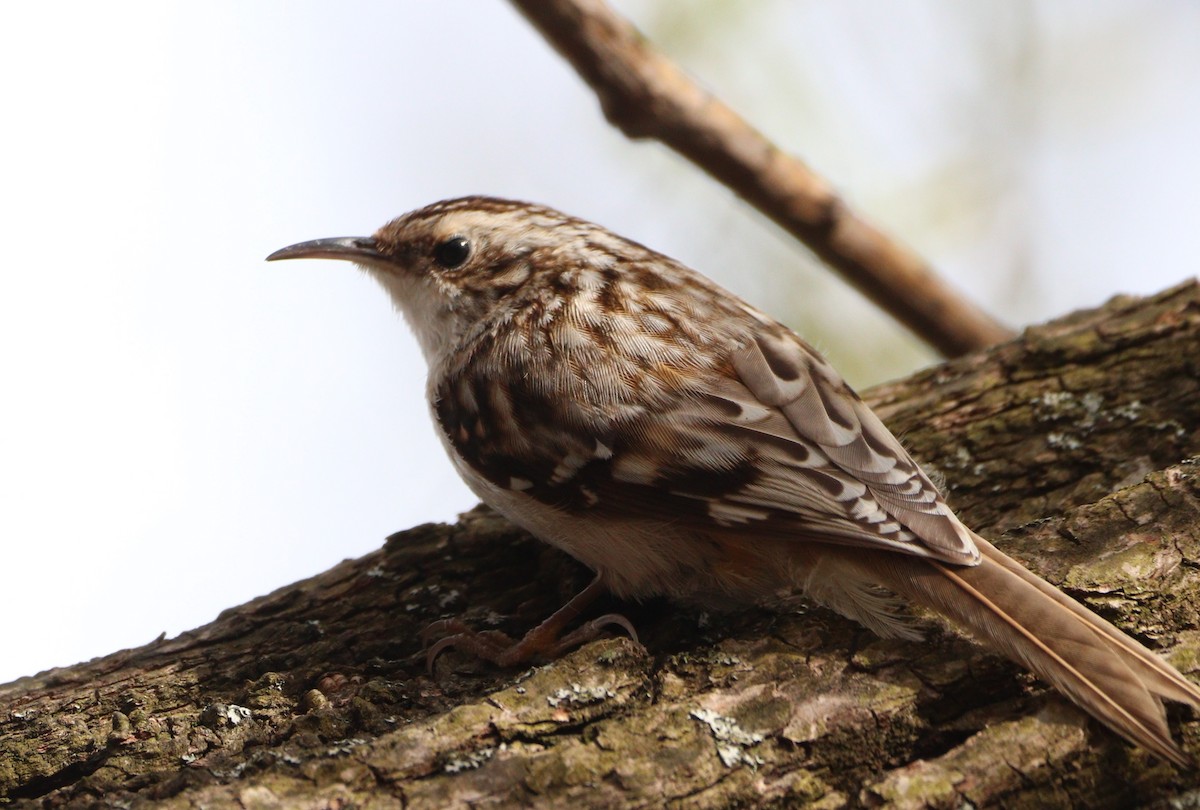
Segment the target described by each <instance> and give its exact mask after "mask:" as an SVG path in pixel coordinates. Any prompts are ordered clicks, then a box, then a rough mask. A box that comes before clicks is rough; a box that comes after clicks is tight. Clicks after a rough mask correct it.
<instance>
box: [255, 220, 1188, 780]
mask: <svg viewBox="0 0 1200 810" xmlns="http://www.w3.org/2000/svg"><path fill="white" fill-rule="evenodd" d="M306 257H314V258H332V259H345V260H349V261H352V262H355V263H357V264H358V265H360V266H361V267H362V268H364V269H365V270H366V271H367V272H368V273H370V274H371V275H372V276H374V277H375V278H376V279H378V281H379V282H380V283H381V284H382V285H383V287H384V289H385V290H387V292H388V293H389V294H390V295H391V297H392V300H393V301H394V302H395V304H396V306H397V308H399V309H400V310H401V311H402V312H403V313H404V315H405V316H406V318H407V320H408V322H409V323H410V324H411V326H412V328H413V331H414V332H415V333H416V336H417V340H418V341H419V342H420V344H421V348H422V350H423V352H424V354H425V359H426V360H427V361H428V364H429V380H428V389H427V390H428V395H429V403H430V407H431V408H432V411H433V416H434V419H435V420H436V422H437V424H438V427H439V433H440V435H441V437H442V440H443V441H444V443H445V446H446V450H447V452H448V453H449V454H450V458H451V459H452V460H453V462H454V465H455V467H457V469H458V471H459V473H460V474H461V475H462V477H463V478H464V479H465V480H466V482H467V484H468V485H469V486H470V487H471V489H472V490H473V491H474V492H475V493H476V494H477V495H479V497H480V498H482V499H483V501H484V502H485V503H487V504H489V505H490V506H492V507H493V508H494V509H496V510H497V511H499V512H501V513H502V514H504V515H505V516H507V517H508V518H509V519H510V520H512V521H513V522H514V523H516V524H517V525H519V526H521V527H523V528H525V529H527V530H528V531H530V532H532V533H533V534H534V535H536V536H537V537H539V538H541V539H542V540H544V541H546V542H548V543H551V544H553V545H555V546H558V547H559V548H561V549H563V550H564V551H566V552H567V553H569V554H571V555H573V556H575V557H576V558H578V559H579V560H581V561H582V562H584V563H586V564H587V565H588V566H590V567H591V568H592V569H593V570H595V571H596V572H597V579H596V581H595V582H594V583H593V584H592V585H591V586H589V587H588V589H587V590H585V591H584V592H583V593H582V594H580V596H578V597H576V598H575V599H573V600H572V601H571V602H570V603H569V604H568V605H567V606H566V607H565V608H563V610H560V611H559V612H558V613H556V614H555V615H554V616H552V617H551V618H550V619H548V620H547V621H546V622H545V623H543V625H541V626H540V627H538V628H535V630H533V631H531V632H530V634H529V635H527V636H526V637H525V638H524V639H522V640H521V641H520V642H517V643H516V644H511V643H510V640H509V639H507V638H502V637H499V636H498V635H496V634H491V635H489V634H471V633H469V632H463V633H460V635H459V636H456V637H455V639H454V640H453V641H452V643H454V644H459V645H466V646H469V647H471V649H473V650H475V651H477V652H481V653H483V654H485V655H487V656H488V657H490V658H492V659H493V660H496V661H499V662H502V663H515V662H518V661H521V660H523V659H525V658H528V657H530V656H531V655H536V654H547V653H548V654H551V655H553V654H555V653H557V652H559V651H560V650H562V649H564V648H565V647H566V646H567V645H570V644H572V643H577V642H578V641H580V640H583V639H585V638H586V637H587V635H589V633H591V632H592V631H594V629H595V627H596V626H598V624H603V623H622V622H624V620H623V619H620V618H619V617H612V616H609V617H604V618H602V619H599V620H597V621H596V622H593V623H592V624H591V625H589V626H587V627H585V628H582V629H580V630H577V631H575V632H574V633H571V634H568V635H566V636H562V635H561V633H562V631H563V629H565V627H566V626H567V624H569V622H571V621H573V620H574V619H575V618H576V616H578V614H579V612H580V610H581V609H582V608H583V606H584V604H585V603H586V602H587V601H589V600H590V599H591V598H592V597H593V596H594V595H596V594H597V593H600V592H602V591H603V590H605V589H607V590H610V591H612V592H614V593H616V594H617V595H619V596H623V597H634V598H637V597H644V596H649V595H652V594H666V595H668V596H673V597H677V598H682V599H686V600H689V601H692V602H697V603H701V604H714V603H723V604H728V603H758V604H762V603H775V604H780V603H783V604H786V599H787V597H788V596H789V595H794V594H797V593H803V594H806V595H807V596H808V597H809V598H811V599H813V600H815V601H817V602H820V603H822V604H825V605H827V606H829V607H831V608H833V609H835V610H837V611H839V612H841V613H843V614H844V615H846V616H848V617H850V618H852V619H856V620H858V621H859V622H862V623H863V624H865V625H866V626H868V627H870V628H871V629H873V630H875V631H876V632H878V633H880V634H883V635H894V636H912V635H914V633H913V631H912V629H911V627H910V626H909V625H907V624H906V623H905V622H904V621H903V619H902V618H901V617H900V616H899V615H898V614H897V612H896V605H895V603H894V602H893V601H892V600H891V599H890V598H887V597H884V596H881V593H880V589H881V588H882V589H885V590H886V591H891V592H893V593H895V594H898V595H900V596H902V597H905V598H907V599H908V600H910V601H912V602H915V603H917V604H920V605H924V606H926V607H929V608H932V609H933V610H935V611H937V612H939V613H941V614H942V615H944V616H946V617H947V618H949V619H951V620H952V621H954V622H955V623H957V624H959V625H961V626H963V627H964V628H966V629H968V630H970V631H971V632H972V633H973V634H974V635H976V636H977V637H978V638H979V639H980V640H982V641H985V642H988V643H990V644H991V645H992V646H994V647H996V648H997V649H999V650H1000V651H1001V652H1003V653H1005V654H1007V655H1008V656H1010V657H1011V658H1013V659H1014V660H1016V661H1017V662H1019V663H1021V664H1023V665H1025V666H1027V667H1028V668H1029V669H1031V670H1033V671H1034V672H1036V673H1037V674H1039V675H1041V676H1042V677H1043V678H1045V679H1046V680H1047V681H1049V682H1050V683H1051V684H1053V685H1054V686H1055V687H1057V688H1058V689H1059V690H1060V691H1061V692H1063V693H1064V694H1065V695H1067V697H1069V698H1071V699H1072V700H1073V701H1075V702H1076V703H1078V704H1079V705H1080V706H1082V707H1083V708H1084V709H1086V710H1087V711H1088V712H1090V713H1091V714H1092V715H1093V716H1095V717H1096V718H1097V719H1099V720H1100V721H1101V722H1103V723H1105V724H1106V725H1108V726H1109V727H1110V728H1112V729H1113V730H1115V731H1116V732H1118V733H1119V734H1121V735H1123V736H1124V737H1126V738H1127V739H1129V740H1131V741H1133V742H1135V743H1138V744H1140V745H1143V746H1145V747H1146V748H1147V749H1149V750H1150V751H1153V752H1154V753H1156V754H1158V755H1159V756H1161V757H1164V758H1166V759H1168V760H1170V761H1172V762H1174V763H1176V764H1179V765H1187V764H1190V762H1191V758H1190V757H1189V756H1188V755H1187V754H1186V753H1185V752H1184V751H1183V749H1182V748H1180V747H1179V746H1178V745H1177V744H1176V743H1175V742H1174V740H1172V738H1171V735H1170V731H1169V729H1168V727H1167V723H1166V715H1165V712H1164V709H1163V701H1164V699H1170V700H1176V701H1180V702H1183V703H1187V704H1190V705H1191V706H1193V707H1195V708H1200V689H1197V688H1196V686H1194V685H1193V684H1192V683H1190V682H1189V681H1188V680H1186V679H1185V678H1184V677H1183V676H1182V675H1181V674H1180V673H1179V672H1177V671H1176V670H1175V669H1173V668H1172V667H1171V666H1170V665H1168V664H1166V663H1165V662H1163V661H1162V660H1160V659H1159V658H1158V657H1157V656H1155V655H1154V654H1153V653H1151V652H1150V651H1149V650H1148V649H1146V648H1145V647H1143V646H1142V645H1141V644H1139V643H1138V642H1136V641H1134V640H1133V639H1132V638H1130V637H1128V636H1126V635H1124V634H1123V633H1121V632H1120V631H1119V630H1117V629H1116V628H1115V627H1113V626H1112V625H1111V624H1109V623H1108V622H1106V621H1104V620H1103V619H1101V618H1100V617H1098V616H1096V615H1095V614H1094V613H1092V612H1091V611H1089V610H1088V609H1087V608H1085V607H1083V606H1082V605H1080V604H1079V603H1077V602H1075V601H1073V600H1071V599H1069V598H1068V597H1067V596H1065V595H1064V594H1062V593H1060V592H1059V591H1057V590H1056V589H1055V588H1054V587H1053V586H1051V585H1050V584H1049V583H1047V582H1045V581H1043V580H1041V579H1040V578H1038V577H1037V576H1035V575H1034V574H1032V573H1030V572H1029V571H1027V570H1026V569H1025V568H1023V567H1022V566H1021V565H1020V564H1019V563H1017V562H1016V561H1014V560H1012V559H1011V558H1009V557H1008V556H1006V555H1005V554H1003V553H1002V552H1000V551H999V550H997V549H996V548H995V547H994V546H992V545H991V544H990V543H989V542H987V541H986V540H984V539H983V538H982V537H980V536H979V535H977V534H975V533H974V532H972V531H971V530H970V529H968V528H967V527H966V526H964V525H963V524H962V523H961V522H960V521H959V520H958V518H957V517H955V515H954V513H953V512H951V511H950V509H949V507H947V506H946V503H945V501H944V500H943V499H942V496H941V494H940V493H939V492H938V490H937V488H936V487H935V486H934V485H933V484H932V483H931V482H930V480H929V478H928V477H927V476H926V475H925V473H924V472H922V470H921V468H920V467H919V466H917V464H916V462H914V461H913V460H912V458H910V457H909V455H908V453H907V452H906V451H905V450H904V448H903V447H902V446H901V445H900V442H899V441H897V440H896V438H895V437H894V436H892V434H891V433H890V432H889V431H888V429H887V428H886V427H884V425H883V423H882V422H881V421H880V420H879V418H878V417H877V416H876V415H875V414H874V413H873V412H872V411H871V410H870V409H869V408H868V407H867V406H866V405H865V404H864V403H863V402H862V400H861V399H859V397H858V396H857V395H856V394H855V393H854V392H853V391H852V390H851V389H850V388H849V386H847V385H846V383H845V382H844V381H843V380H842V378H841V377H840V376H839V375H838V373H837V372H836V371H834V369H833V368H832V367H831V366H830V365H829V364H828V363H827V362H826V361H825V360H824V359H823V358H822V357H821V356H820V355H819V354H818V353H817V352H816V351H814V350H813V349H812V347H810V346H809V345H808V344H807V343H805V342H804V341H803V340H801V339H800V338H799V337H798V336H797V335H796V334H795V333H793V332H792V331H790V330H789V329H787V328H786V327H784V326H782V325H781V324H779V323H778V322H776V321H775V320H773V319H772V318H770V317H769V316H767V315H765V314H763V313H762V312H759V311H758V310H757V309H755V308H754V307H752V306H750V305H749V304H747V303H745V302H744V301H742V300H740V299H739V298H737V297H736V296H734V295H732V294H731V293H729V292H727V291H725V290H723V289H721V288H720V287H718V286H717V285H716V284H714V283H713V282H711V281H709V280H708V279H706V278H705V277H703V276H701V275H699V274H698V273H696V272H694V271H692V270H690V269H688V268H687V267H684V266H683V265H681V264H679V263H678V262H676V261H673V260H672V259H669V258H668V257H666V256H663V255H661V254H658V253H655V252H654V251H652V250H649V249H648V248H645V247H643V246H642V245H639V244H637V243H635V242H631V241H629V240H628V239H623V238H621V237H619V236H617V235H615V234H613V233H610V232H609V231H607V230H605V229H604V228H601V227H599V226H597V225H593V224H591V223H589V222H584V221H582V220H579V219H575V218H572V217H569V216H566V215H564V214H561V213H559V212H557V211H554V210H551V209H549V208H542V207H539V206H534V205H528V204H525V203H520V202H510V201H507V200H498V199H492V198H486V197H467V198H464V199H458V200H449V201H446V202H440V203H436V204H434V205H431V206H428V207H426V208H422V209H420V210H418V211H414V212H412V213H410V214H407V215H405V216H403V217H400V218H399V219H396V220H394V221H392V222H390V223H388V224H387V225H385V226H383V227H382V228H381V229H380V230H379V231H378V232H376V233H375V235H374V236H371V237H363V238H341V239H319V240H316V241H312V242H303V243H301V244H298V245H293V246H291V247H287V248H284V249H283V250H280V251H277V252H276V253H274V254H272V255H271V256H270V257H269V258H271V259H292V258H306ZM450 626H451V627H455V626H456V625H453V624H451V625H450ZM626 626H627V625H626ZM459 629H460V630H461V628H459ZM436 649H440V647H438V648H436Z"/></svg>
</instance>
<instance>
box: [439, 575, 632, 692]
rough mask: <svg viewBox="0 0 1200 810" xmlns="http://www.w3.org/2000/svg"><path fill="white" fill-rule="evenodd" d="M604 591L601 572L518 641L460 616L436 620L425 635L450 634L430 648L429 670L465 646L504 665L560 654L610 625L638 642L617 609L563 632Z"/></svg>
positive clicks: (485, 657)
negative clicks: (470, 623)
mask: <svg viewBox="0 0 1200 810" xmlns="http://www.w3.org/2000/svg"><path fill="white" fill-rule="evenodd" d="M604 591H605V587H604V583H603V582H601V577H600V576H599V575H597V576H596V578H595V579H593V580H592V582H591V584H590V585H588V586H587V587H586V588H584V589H583V590H582V591H580V592H579V593H578V594H576V595H575V596H574V597H573V598H572V599H571V601H569V602H567V603H566V604H565V605H563V606H562V607H560V608H559V609H558V610H556V611H555V612H554V613H553V615H551V616H550V617H549V618H548V619H546V620H545V621H544V622H542V623H541V624H539V625H538V626H537V627H535V628H533V629H532V630H530V631H529V632H528V633H526V634H525V635H524V636H523V637H522V638H521V640H520V641H514V640H513V639H512V638H511V637H510V636H508V635H506V634H505V633H502V632H500V631H499V630H484V631H475V630H471V629H470V628H468V627H467V626H466V625H465V624H463V623H462V622H460V621H458V620H457V619H447V620H443V621H439V622H434V623H433V624H431V625H429V627H427V628H425V632H424V633H422V635H423V636H426V637H428V636H431V635H435V634H441V633H450V635H446V636H443V637H442V638H441V640H439V641H438V642H437V643H435V644H434V645H433V646H432V647H430V648H429V652H428V653H427V655H426V662H427V664H428V666H429V671H430V673H431V674H432V672H433V663H434V661H436V660H437V657H438V656H439V655H441V654H442V653H444V652H445V651H446V650H449V649H451V648H453V649H457V650H462V651H463V652H466V653H470V654H471V655H474V656H476V657H478V658H482V659H484V660H485V661H491V662H492V663H493V664H497V665H498V666H502V667H511V666H516V665H517V664H523V663H525V662H526V661H529V660H531V659H533V658H550V659H552V658H556V657H558V656H559V655H562V654H563V653H564V652H566V651H567V650H570V649H572V648H574V647H578V646H579V645H581V644H585V643H587V642H588V641H591V640H592V639H594V638H595V637H596V636H598V635H599V634H600V631H601V630H603V629H604V628H605V627H608V626H610V625H616V626H617V627H620V628H621V629H622V630H624V631H625V632H626V633H628V634H629V637H630V638H632V639H633V640H634V641H635V642H636V641H637V640H638V636H637V631H636V630H634V629H633V625H632V624H630V623H629V620H628V619H626V618H625V617H624V616H621V615H618V614H616V613H608V614H605V615H604V616H601V617H600V618H598V619H593V620H592V621H590V622H588V623H587V624H584V625H582V626H580V627H577V628H576V629H574V630H572V631H571V632H570V633H567V634H566V635H563V630H565V629H566V627H567V625H569V624H570V623H571V622H573V621H575V620H576V619H577V618H579V615H580V614H581V613H583V611H584V609H585V608H586V607H587V606H588V605H590V604H591V603H592V602H594V601H596V598H597V597H598V596H600V595H601V594H603V593H604Z"/></svg>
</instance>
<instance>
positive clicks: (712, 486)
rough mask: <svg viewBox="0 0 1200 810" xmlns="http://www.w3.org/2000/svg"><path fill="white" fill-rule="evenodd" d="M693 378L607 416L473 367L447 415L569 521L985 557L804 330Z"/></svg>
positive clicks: (447, 422) (471, 460) (744, 350)
mask: <svg viewBox="0 0 1200 810" xmlns="http://www.w3.org/2000/svg"><path fill="white" fill-rule="evenodd" d="M609 376H612V375H609ZM685 379H686V383H685V384H684V383H681V384H680V386H679V391H678V393H676V394H672V395H671V396H667V397H662V398H660V399H659V400H658V401H656V402H655V403H653V404H652V405H647V404H646V403H645V402H642V401H641V400H638V399H636V398H631V400H633V402H630V403H628V404H627V406H625V407H620V408H614V409H613V410H612V412H611V413H609V414H607V416H606V417H604V418H601V417H599V416H597V415H595V414H592V415H590V416H583V415H581V411H580V408H581V407H582V406H580V405H579V403H572V402H571V401H569V400H570V398H565V399H564V398H561V397H560V398H558V399H554V398H552V397H551V396H550V394H549V393H547V391H548V389H547V387H546V386H544V385H543V384H542V381H541V380H539V378H538V376H537V375H509V376H507V377H505V378H498V377H497V376H496V375H485V374H475V373H473V374H467V375H464V376H462V377H460V378H458V380H457V381H452V382H450V383H448V384H447V385H445V386H443V388H442V389H441V391H440V392H439V395H438V402H437V405H436V410H437V413H438V417H439V421H440V423H441V425H442V427H443V429H444V430H445V431H446V434H447V437H448V438H449V439H450V441H451V443H452V444H453V445H454V446H455V449H456V450H457V451H458V454H459V456H460V457H461V458H462V459H463V460H464V461H466V462H467V463H468V464H470V465H471V467H472V468H473V469H474V470H475V472H476V473H478V474H480V475H482V476H484V477H485V478H487V479H488V480H490V481H491V482H492V483H493V484H495V485H497V486H500V487H502V488H506V489H510V490H517V491H520V492H523V493H524V494H525V495H526V496H528V497H531V498H534V499H535V500H538V501H540V502H542V503H544V504H546V505H549V506H552V507H554V508H556V509H559V510H563V511H565V512H568V513H573V514H587V515H591V516H594V517H596V518H598V519H599V518H603V517H606V516H613V517H630V516H640V517H642V518H645V519H647V520H651V521H657V522H659V523H661V524H663V525H671V526H675V527H677V528H689V529H692V530H695V531H696V532H698V533H701V534H715V535H729V534H737V535H740V536H743V537H745V538H746V539H752V538H753V537H754V536H764V537H766V536H769V537H774V538H787V539H797V540H803V539H810V540H811V539H819V540H821V541H823V542H834V543H843V544H848V545H855V546H863V547H868V548H872V547H873V548H886V549H890V550H893V551H899V552H903V553H906V554H911V555H916V556H922V557H926V558H931V559H936V560H941V561H945V562H950V563H956V564H968V565H970V564H974V563H976V562H978V560H979V551H978V549H977V548H976V546H975V543H974V541H973V540H972V537H971V532H970V531H969V530H968V529H967V528H966V527H965V526H963V525H962V523H960V522H959V520H958V519H957V518H956V517H955V516H954V514H953V512H951V510H950V508H949V507H948V506H947V505H946V503H945V501H944V500H943V499H942V497H941V495H940V494H939V493H938V491H937V488H936V487H935V486H934V485H933V483H932V482H930V480H929V478H928V477H927V476H926V475H925V473H924V472H922V471H921V469H920V468H919V467H918V466H917V464H916V462H914V461H913V460H912V458H910V457H909V455H908V453H907V452H906V451H905V450H904V448H903V447H902V446H901V445H900V442H899V441H897V439H896V438H895V437H894V436H892V434H891V433H890V432H889V431H888V429H887V428H886V427H884V425H883V423H882V422H881V421H880V420H879V418H878V417H877V416H875V414H874V413H873V412H872V411H871V410H870V409H869V408H868V407H867V406H866V405H865V404H864V403H863V402H862V401H861V400H860V399H859V398H858V396H857V395H856V394H855V393H854V392H853V391H851V390H850V388H849V387H848V386H847V385H846V384H845V382H843V381H842V379H841V377H840V376H839V375H838V374H837V372H836V371H834V370H833V368H832V367H831V366H829V364H828V363H826V362H825V361H824V360H823V359H822V358H821V357H820V356H819V355H818V354H817V353H816V352H815V351H813V350H812V349H810V348H809V347H808V346H807V345H806V344H805V343H804V342H803V341H801V340H800V338H798V337H797V336H795V334H794V333H791V332H789V331H787V330H786V329H783V328H782V327H778V328H777V329H765V330H761V329H760V330H758V332H757V334H756V337H755V338H754V340H752V341H750V342H748V343H747V344H746V345H743V346H740V347H739V348H737V349H735V350H734V351H733V353H732V354H731V355H729V357H728V358H727V362H726V363H725V364H724V365H723V367H721V368H720V369H706V370H697V371H695V372H689V373H687V374H686V375H685ZM581 399H583V398H581ZM635 403H636V404H635Z"/></svg>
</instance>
